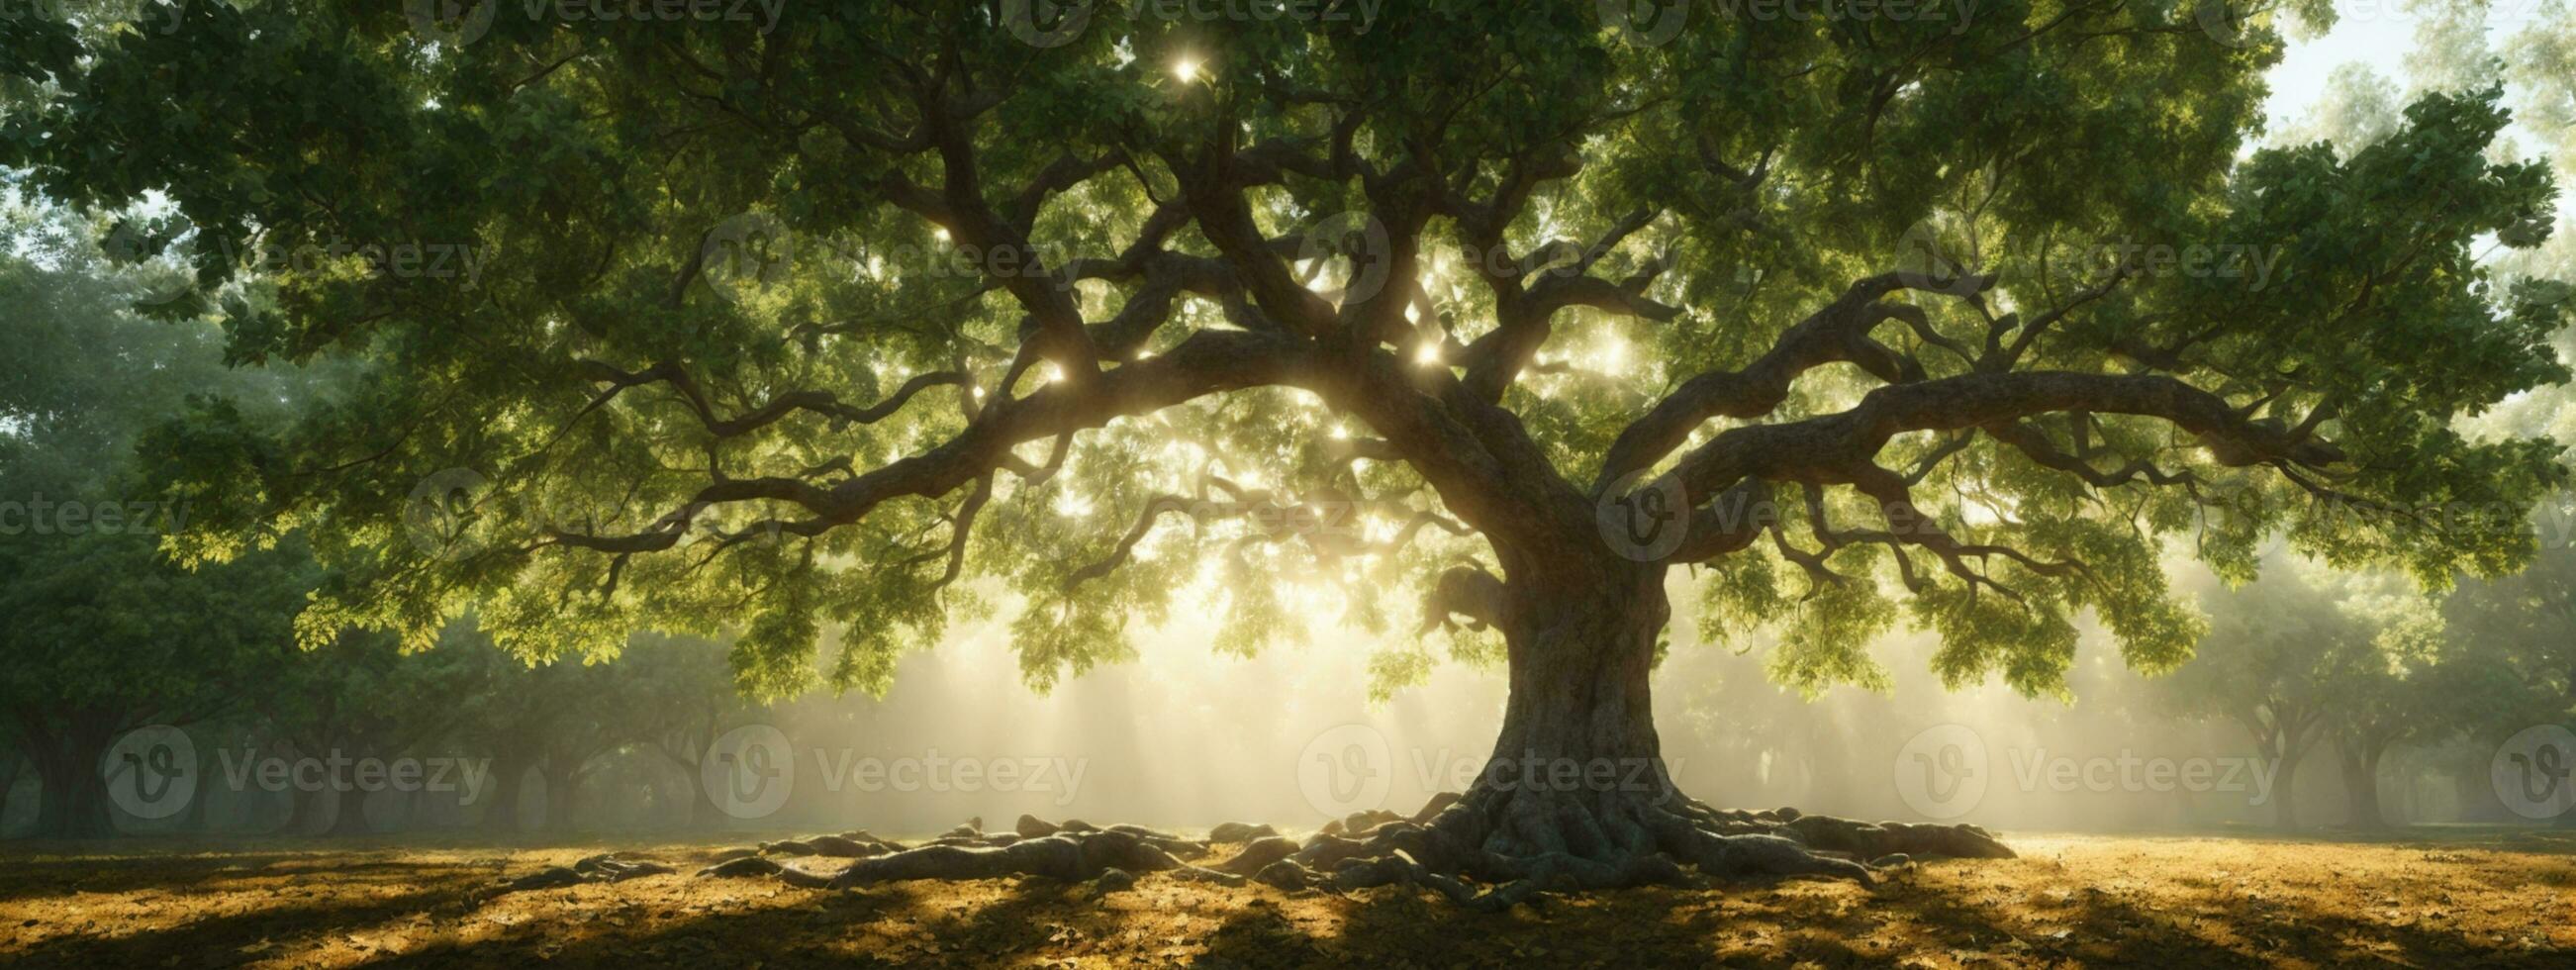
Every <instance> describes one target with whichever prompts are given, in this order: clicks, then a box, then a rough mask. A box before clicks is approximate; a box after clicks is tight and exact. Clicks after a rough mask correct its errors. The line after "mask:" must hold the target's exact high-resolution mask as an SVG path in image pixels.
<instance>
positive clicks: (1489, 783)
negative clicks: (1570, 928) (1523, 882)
mask: <svg viewBox="0 0 2576 970" xmlns="http://www.w3.org/2000/svg"><path fill="white" fill-rule="evenodd" d="M1597 575H1602V576H1604V577H1605V578H1604V579H1602V580H1600V581H1598V582H1594V583H1589V584H1558V583H1549V584H1544V585H1543V587H1542V588H1544V589H1545V590H1547V592H1545V593H1541V594H1536V595H1530V594H1523V595H1521V596H1518V597H1513V596H1510V595H1507V596H1506V599H1505V604H1504V614H1505V615H1504V616H1503V617H1502V618H1501V619H1502V622H1501V628H1502V633H1503V639H1504V644H1505V648H1506V652H1507V657H1508V662H1509V677H1510V694H1509V697H1508V699H1507V700H1506V701H1505V703H1504V707H1503V724H1502V729H1501V732H1500V734H1499V735H1498V736H1497V737H1496V739H1495V742H1494V750H1493V754H1492V756H1491V757H1490V758H1488V759H1487V761H1486V764H1485V769H1484V771H1483V772H1482V773H1480V774H1479V775H1477V777H1476V781H1475V783H1474V784H1473V785H1471V786H1470V787H1469V788H1468V790H1467V792H1466V797H1465V799H1464V800H1463V802H1462V804H1464V805H1465V806H1467V808H1468V810H1469V812H1470V813H1471V815H1472V816H1473V817H1475V818H1477V819H1479V820H1481V822H1482V824H1479V825H1475V826H1473V829H1474V830H1476V831H1475V833H1474V834H1475V835H1476V840H1477V841H1479V842H1481V844H1482V848H1483V849H1484V850H1485V851H1487V852H1491V853H1497V854H1500V855H1503V856H1516V857H1527V856H1543V855H1551V854H1570V855H1573V856H1579V857H1587V858H1595V859H1617V858H1625V857H1634V856H1638V855H1645V854H1651V853H1653V852H1655V851H1656V848H1657V836H1656V834H1655V827H1656V826H1657V825H1658V824H1659V823H1662V822H1668V821H1669V820H1670V819H1671V818H1672V817H1673V816H1675V815H1677V814H1679V813H1682V812H1685V811H1687V805H1686V802H1687V799H1685V798H1684V797H1683V796H1682V794H1681V793H1680V792H1679V791H1678V790H1677V789H1676V787H1675V786H1674V784H1673V781H1672V779H1671V777H1670V775H1669V774H1668V773H1667V770H1666V767H1665V765H1664V761H1663V745H1662V741H1661V739H1660V738H1659V737H1658V736H1657V734H1656V732H1655V722H1654V705H1653V691H1652V689H1651V687H1650V686H1649V684H1648V680H1649V677H1650V675H1651V674H1652V673H1653V670H1654V663H1655V643H1656V641H1657V639H1658V637H1659V636H1660V635H1661V633H1662V631H1663V625H1664V621H1665V620H1666V619H1667V618H1669V617H1670V615H1671V607H1670V605H1669V604H1668V603H1667V602H1666V600H1665V598H1664V593H1663V586H1662V580H1661V577H1662V570H1661V569H1659V568H1655V567H1651V566H1643V565H1637V564H1630V563H1624V562H1623V563H1619V564H1616V565H1613V566H1608V567H1603V568H1602V569H1601V570H1600V572H1599V573H1598V574H1597ZM1532 585H1540V584H1532Z"/></svg>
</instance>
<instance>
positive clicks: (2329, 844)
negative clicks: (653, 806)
mask: <svg viewBox="0 0 2576 970" xmlns="http://www.w3.org/2000/svg"><path fill="white" fill-rule="evenodd" d="M2006 841H2008V842H2010V843H2011V844H2012V845H2013V846H2014V847H2015V848H2016V849H2018V850H2019V851H2020V852H2021V853H2022V858H2020V859H2017V860H2010V861H2003V862H1938V863H1933V864H1929V865H1925V866H1921V867H1918V868H1915V869H1913V870H1911V871H1908V872H1905V873H1903V874H1901V875H1899V876H1898V877H1896V878H1894V879H1891V880H1889V881H1888V883H1887V884H1886V885H1883V886H1881V887H1880V888H1878V889H1876V890H1874V891H1873V890H1869V889H1863V888H1861V887H1858V886H1854V885H1849V884H1839V883H1820V882H1791V883H1761V882H1743V883H1726V884H1720V885H1717V886H1714V887H1712V888H1710V889H1706V890H1677V889H1641V890H1631V891H1625V892H1617V893H1608V894H1603V895H1599V896H1593V897H1560V898H1557V899H1554V900H1551V901H1548V902H1546V903H1544V904H1542V905H1540V906H1536V907H1524V908H1523V909H1521V910H1519V911H1516V912H1513V913H1509V914H1505V915H1483V914H1476V913H1470V912H1465V911H1462V910H1460V909H1458V908H1456V907H1454V906H1451V905H1449V904H1448V903H1446V902H1445V901H1443V900H1441V899H1440V898H1439V897H1436V896H1432V895H1429V894H1427V893H1423V892H1418V891H1414V890H1409V889H1404V888H1398V887H1388V888H1382V889H1376V890H1370V891H1367V892H1363V893H1360V894H1357V895H1355V896H1351V897H1342V896H1334V895H1329V894H1322V893H1306V894H1298V895H1290V894H1284V893H1281V892H1278V891H1276V890H1273V889H1269V888H1267V887H1253V888H1247V889H1223V888H1216V887H1206V886H1198V885H1187V884H1183V883H1179V882H1175V881H1173V880H1171V879H1168V878H1165V877H1160V876H1148V877H1146V878H1145V879H1144V880H1143V881H1142V882H1141V883H1139V884H1138V885H1137V886H1136V887H1135V888H1133V889H1131V890H1128V891H1125V892H1121V893H1114V894H1109V895H1104V896H1098V897H1096V898H1095V897H1094V896H1093V895H1092V894H1091V893H1090V892H1089V891H1088V889H1089V887H1087V886H1082V885H1067V884H1063V883H1054V882H1049V881H1044V880H1034V879H1019V880H989V881H982V882H971V883H907V884H897V885H889V886H883V887H878V888H875V889H870V890H867V891H865V892H848V893H833V892H816V891H808V890H800V889H792V888H788V887H786V886H782V885H779V884H777V883H775V882H771V881H761V880H728V879H697V878H693V877H691V876H688V875H672V876H652V877H647V878H642V879H636V880H632V881H629V882H625V883H620V884H615V885H583V886H576V887H572V888H564V889H548V890H536V891H528V892H520V893H512V894H505V895H498V896H493V895H490V890H491V889H492V887H493V886H494V885H495V884H496V883H498V882H499V881H500V880H501V879H502V878H504V877H515V876H519V875H524V874H526V873H529V872H533V871H536V870H538V869H541V868H543V867H545V866H548V865H557V864H566V863H570V862H571V861H573V860H575V859H577V858H579V857H581V856H583V855H587V854H590V853H593V852H597V851H601V850H602V848H603V847H608V848H616V849H621V850H633V851H638V852H640V853H641V854H643V855H647V856H650V857H654V858H658V859H662V860H664V861H668V862H670V863H673V864H675V865H679V866H680V867H681V868H682V869H683V870H684V871H685V870H690V869H693V868H694V867H695V865H696V864H700V863H703V862H704V861H705V860H707V859H708V858H710V857H711V856H713V855H714V854H715V853H716V852H717V851H718V850H720V849H722V848H724V847H725V846H724V844H718V843H707V842H677V843H674V842H661V843H647V842H636V841H623V842H603V843H591V844H583V845H567V846H554V847H544V848H532V847H509V846H494V845H489V844H484V845H474V844H466V843H456V842H445V843H442V842H437V841H432V840H419V839H415V840H408V841H405V842H393V841H346V842H315V841H311V840H304V841H293V842H290V841H284V840H279V841H274V842H254V843H247V844H232V845H227V846H223V847H220V848H218V847H212V846H206V845H190V844H184V843H181V844H171V843H110V844H105V845H96V846H89V847H81V846H64V845H51V846H47V845H40V844H27V843H10V844H6V845H0V964H9V965H35V966H67V967H200V966H237V965H249V966H262V967H268V966H275V967H339V966H353V965H372V966H411V965H420V966H450V965H472V966H484V965H488V966H523V965H526V964H528V963H530V962H532V961H533V960H534V959H536V958H551V959H553V960H555V961H560V962H563V963H568V964H573V965H604V964H623V965H627V966H637V967H640V966H647V965H654V966H658V965H664V964H671V963H678V964H681V965H685V966H691V967H748V966H804V965H819V964H827V963H828V964H834V965H861V966H867V965H907V966H1017V967H1094V966H1166V965H1173V964H1184V965H1204V966H1241V967H1293V966H1352V965H1359V966H1385V967H1403V966H1417V967H1429V966H1459V965H1465V966H1503V965H1511V966H1516V967H1524V968H1526V967H1557V966H1566V967H1578V966H1637V965H1666V966H1695V965H1709V964H1724V965H1761V966H1770V965H1779V966H1789V965H1811V966H1845V965H1860V964H1868V965H1879V964H1895V965H1899V966H1920V967H1952V966H1979V965H2003V966H2023V965H2028V966H2059V965H2067V964H2153V965H2159V966H2231V965H2252V964H2266V965H2275V964H2277V965H2290V966H2326V965H2350V964H2361V965H2399V966H2422V967H2435V966H2439V967H2454V966H2488V965H2494V966H2518V965H2532V966H2561V967H2565V966H2576V834H2571V835H2559V834H2555V833H2524V834H2513V833H2494V832H2488V833H2450V834H2439V835H2422V836H2415V835H2410V836H2407V837H2404V838H2402V839H2399V840H2395V841H2388V842H2356V841H2333V840H2303V841H2275V840H2265V839H2257V838H2235V837H2208V836H2201V837H2156V838H2135V837H2131V838H2113V837H2103V836H2066V835H2022V834H2007V835H2006ZM839 864H840V863H838V862H837V861H835V860H829V859H823V860H813V861H812V863H811V865H812V867H813V868H815V869H818V870H826V871H828V870H830V869H833V868H837V867H838V866H839Z"/></svg>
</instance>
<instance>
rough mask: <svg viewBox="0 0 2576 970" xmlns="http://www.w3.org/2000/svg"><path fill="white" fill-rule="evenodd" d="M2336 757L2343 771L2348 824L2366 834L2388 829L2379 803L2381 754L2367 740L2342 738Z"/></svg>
mask: <svg viewBox="0 0 2576 970" xmlns="http://www.w3.org/2000/svg"><path fill="white" fill-rule="evenodd" d="M2335 754H2336V757H2337V760H2338V761H2339V762H2340V763H2341V765H2342V768H2343V790H2344V797H2345V805H2346V806H2347V809H2348V811H2347V815H2346V820H2345V823H2344V824H2346V825H2348V826H2350V827H2352V828H2355V829H2359V830H2362V831H2366V832H2376V831H2379V830H2382V829H2385V828H2387V827H2388V816H2387V814H2386V813H2384V812H2383V811H2381V809H2380V802H2379V752H2378V750H2376V749H2375V748H2373V747H2372V746H2371V745H2370V744H2369V743H2368V742H2366V741H2355V740H2353V739H2351V738H2338V739H2336V741H2335Z"/></svg>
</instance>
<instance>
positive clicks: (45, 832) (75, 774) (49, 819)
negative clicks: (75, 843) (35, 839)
mask: <svg viewBox="0 0 2576 970" xmlns="http://www.w3.org/2000/svg"><path fill="white" fill-rule="evenodd" d="M106 751H107V749H106V746H105V745H99V746H97V747H94V748H88V749H87V750H71V751H50V752H44V753H41V754H39V755H37V757H36V777H37V779H38V780H40V781H41V782H42V783H43V786H44V788H43V791H41V792H40V793H38V796H37V802H36V834H37V835H39V836H42V837H45V838H54V839H96V838H105V837H107V836H111V835H114V834H116V825H115V823H114V822H113V821H112V820H110V818H109V816H108V802H107V779H106V778H104V777H102V776H101V775H100V774H99V770H98V759H100V758H101V757H104V756H105V754H106Z"/></svg>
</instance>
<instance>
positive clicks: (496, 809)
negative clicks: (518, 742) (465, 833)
mask: <svg viewBox="0 0 2576 970" xmlns="http://www.w3.org/2000/svg"><path fill="white" fill-rule="evenodd" d="M492 765H493V767H492V787H491V788H490V789H489V790H486V791H485V792H483V798H482V804H483V815H482V816H481V817H480V818H478V819H476V826H477V827H478V828H481V829H482V830H484V831H486V832H493V833H506V832H517V831H519V788H520V787H521V785H520V783H521V777H522V776H524V775H526V774H527V772H528V765H527V763H526V762H525V761H522V760H520V759H518V758H515V757H511V758H494V759H492Z"/></svg>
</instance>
